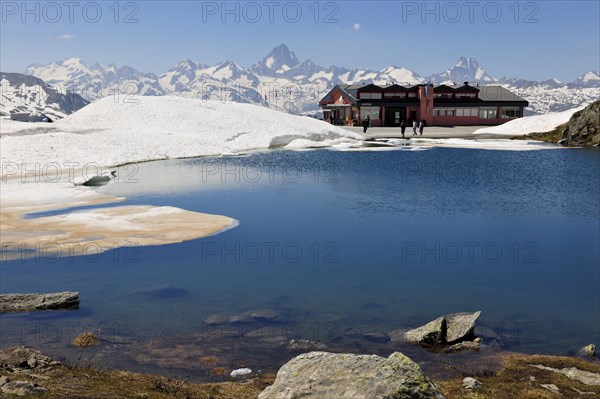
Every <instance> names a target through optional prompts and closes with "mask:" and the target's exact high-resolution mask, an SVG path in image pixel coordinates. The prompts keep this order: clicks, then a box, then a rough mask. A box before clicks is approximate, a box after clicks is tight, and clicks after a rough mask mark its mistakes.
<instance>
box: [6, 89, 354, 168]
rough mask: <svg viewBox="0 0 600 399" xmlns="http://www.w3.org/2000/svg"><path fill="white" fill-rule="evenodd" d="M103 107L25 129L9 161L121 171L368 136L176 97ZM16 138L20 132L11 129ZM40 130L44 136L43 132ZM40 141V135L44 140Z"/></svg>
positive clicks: (108, 102)
mask: <svg viewBox="0 0 600 399" xmlns="http://www.w3.org/2000/svg"><path fill="white" fill-rule="evenodd" d="M130 101H131V102H127V103H124V102H115V101H114V99H113V98H112V97H107V98H104V99H102V100H99V101H97V102H95V103H92V104H90V105H89V106H87V107H85V108H83V109H81V110H79V111H78V112H76V113H74V114H73V115H70V116H68V117H67V118H64V119H62V120H60V121H58V122H56V123H54V124H52V125H51V127H49V126H50V125H48V124H25V123H24V124H22V125H24V126H23V127H22V128H21V129H24V130H26V133H25V134H20V135H19V134H15V135H3V136H2V137H1V138H0V140H1V141H0V142H1V144H2V145H1V149H0V154H1V161H2V162H16V163H19V164H20V163H27V164H35V163H41V164H44V163H48V162H58V163H59V164H61V163H62V162H64V160H69V161H70V162H77V163H79V165H82V166H83V165H84V164H86V163H90V162H93V163H96V164H98V165H101V166H113V165H118V164H123V163H128V162H139V161H146V160H152V159H166V158H179V157H194V156H202V155H220V154H223V153H238V152H243V151H249V150H253V149H267V148H273V147H283V146H286V145H288V144H289V143H291V142H292V141H294V140H298V139H304V140H308V141H309V142H311V143H312V144H311V145H314V146H326V145H331V144H335V143H338V142H340V141H344V140H346V141H347V140H353V139H360V136H359V135H357V134H355V133H352V132H349V131H347V130H344V129H340V128H337V127H335V126H331V125H330V124H328V123H325V122H322V121H319V120H316V119H314V118H308V117H303V116H295V115H290V114H286V113H282V112H277V111H273V110H270V109H268V108H265V107H261V106H257V105H250V104H236V103H221V102H209V101H208V102H207V101H202V100H195V99H186V98H182V97H174V96H162V97H144V96H137V97H133V98H131V99H130ZM10 127H11V128H12V129H11V131H12V132H13V133H19V131H18V129H17V130H15V128H14V124H13V126H10ZM36 129H37V131H36ZM36 133H37V134H36Z"/></svg>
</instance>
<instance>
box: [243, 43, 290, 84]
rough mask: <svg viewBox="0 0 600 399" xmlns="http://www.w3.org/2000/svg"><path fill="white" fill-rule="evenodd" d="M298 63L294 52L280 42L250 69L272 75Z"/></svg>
mask: <svg viewBox="0 0 600 399" xmlns="http://www.w3.org/2000/svg"><path fill="white" fill-rule="evenodd" d="M298 64H300V61H298V58H297V57H296V54H294V52H292V51H290V49H289V48H288V46H286V45H285V44H280V45H279V46H277V47H275V48H274V49H273V50H271V51H270V52H269V54H267V55H266V56H265V57H264V58H263V59H262V60H261V61H260V62H259V63H258V64H256V65H254V67H252V70H253V71H255V72H258V73H260V74H262V75H266V76H273V75H276V74H278V73H283V72H285V71H288V70H290V69H291V68H293V67H295V66H296V65H298Z"/></svg>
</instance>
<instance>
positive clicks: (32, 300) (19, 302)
mask: <svg viewBox="0 0 600 399" xmlns="http://www.w3.org/2000/svg"><path fill="white" fill-rule="evenodd" d="M78 308H79V292H58V293H53V294H4V295H0V313H12V312H31V311H36V310H60V309H78Z"/></svg>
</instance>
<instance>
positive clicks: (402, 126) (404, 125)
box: [400, 120, 406, 138]
mask: <svg viewBox="0 0 600 399" xmlns="http://www.w3.org/2000/svg"><path fill="white" fill-rule="evenodd" d="M400 131H401V132H402V138H404V132H406V122H404V120H402V122H400Z"/></svg>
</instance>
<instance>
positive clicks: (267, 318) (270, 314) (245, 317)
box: [229, 309, 281, 324]
mask: <svg viewBox="0 0 600 399" xmlns="http://www.w3.org/2000/svg"><path fill="white" fill-rule="evenodd" d="M280 320H281V315H280V314H279V312H277V311H276V310H272V309H254V310H250V311H248V312H244V313H240V314H237V315H235V316H231V317H230V318H229V323H231V324H247V323H274V322H277V321H280Z"/></svg>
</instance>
